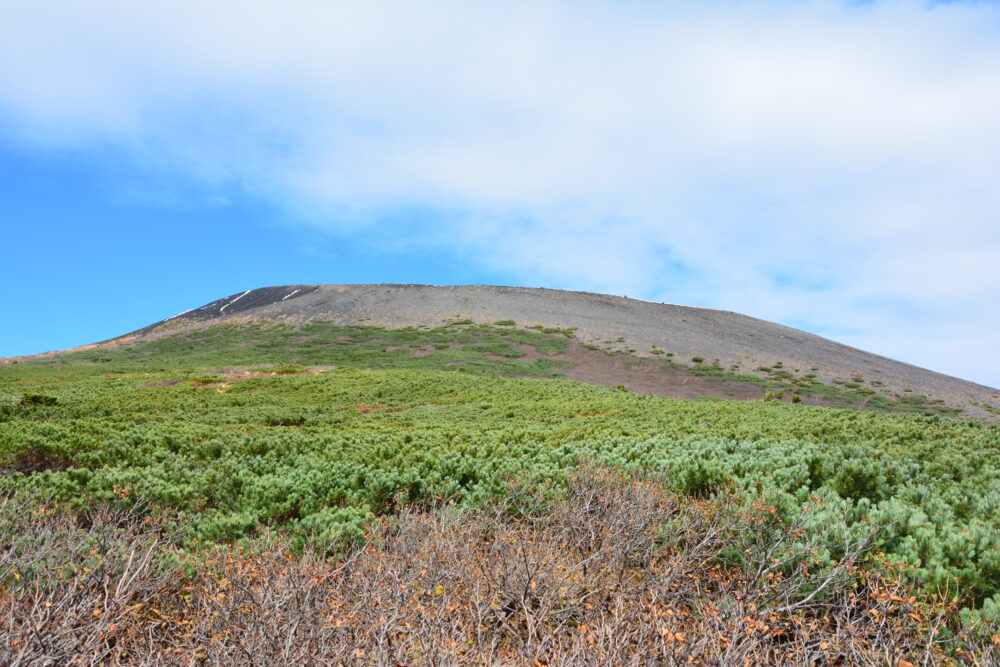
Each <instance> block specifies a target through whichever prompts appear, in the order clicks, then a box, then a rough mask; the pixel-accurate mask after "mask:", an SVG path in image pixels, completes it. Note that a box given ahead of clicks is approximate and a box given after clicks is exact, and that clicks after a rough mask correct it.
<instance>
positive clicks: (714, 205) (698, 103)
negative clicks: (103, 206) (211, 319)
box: [0, 0, 1000, 385]
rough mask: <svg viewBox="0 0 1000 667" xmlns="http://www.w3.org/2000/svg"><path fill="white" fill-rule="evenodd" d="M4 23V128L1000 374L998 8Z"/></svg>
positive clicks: (310, 6) (125, 15)
mask: <svg viewBox="0 0 1000 667" xmlns="http://www.w3.org/2000/svg"><path fill="white" fill-rule="evenodd" d="M53 16H59V17H60V20H58V21H55V20H53ZM0 25H3V26H5V29H4V39H3V40H0V119H2V128H0V129H2V130H3V131H4V132H5V133H6V135H7V136H8V138H15V139H16V140H18V141H22V142H26V143H31V144H37V145H41V146H55V147H72V148H75V149H79V150H95V149H98V148H99V149H100V150H114V151H119V152H120V154H121V156H122V157H123V158H127V159H129V160H132V161H134V163H135V164H136V165H137V166H139V167H141V168H143V169H146V170H153V171H157V170H158V171H163V172H165V173H175V174H182V175H184V177H186V178H192V179H195V180H196V181H198V182H200V183H202V184H208V185H209V187H217V188H218V189H219V191H220V193H223V194H226V195H227V196H228V194H229V193H231V191H233V190H241V191H244V192H249V193H252V194H253V195H254V196H258V197H265V198H267V199H270V200H271V201H273V202H277V203H279V204H280V205H281V206H282V207H284V208H285V210H286V211H288V214H289V217H290V219H294V220H295V221H297V223H298V224H308V225H312V226H315V227H318V228H321V229H324V230H327V231H328V232H330V233H332V234H349V235H353V236H358V235H367V238H368V239H369V240H373V241H372V242H373V243H381V242H383V241H385V242H388V240H389V239H392V242H393V243H396V244H397V245H399V244H401V245H403V246H406V245H413V246H414V247H419V246H420V245H421V244H423V245H444V246H457V247H459V248H461V249H462V251H463V252H465V253H466V254H467V256H469V257H470V258H471V261H477V262H481V263H482V264H483V265H484V266H488V267H490V269H491V270H493V271H496V270H502V271H507V272H508V273H509V275H511V276H513V277H514V278H515V279H517V280H519V281H520V282H522V283H524V284H531V283H534V284H547V285H552V286H559V287H570V288H581V289H595V290H606V291H611V292H614V293H628V294H630V295H633V296H639V297H645V298H652V299H655V300H665V301H672V302H682V303H692V304H698V305H705V306H712V307H718V308H725V309H732V310H737V311H741V312H746V313H749V314H753V315H756V316H760V317H765V318H769V319H776V320H780V321H784V322H789V323H793V324H796V325H799V326H804V327H807V328H810V329H812V330H815V331H818V332H820V333H822V332H824V331H826V332H831V333H833V334H836V336H837V337H838V338H839V339H841V340H844V341H845V342H849V343H852V344H856V345H859V346H862V347H866V348H868V349H872V350H874V351H878V352H882V353H885V354H889V355H896V356H899V357H901V358H903V359H905V360H908V361H912V362H914V363H919V364H922V365H926V366H929V367H931V368H935V369H939V370H943V371H946V372H951V373H955V374H959V375H963V376H966V377H970V378H972V379H978V380H980V381H983V382H987V383H990V384H993V385H998V384H1000V361H998V355H996V342H995V338H996V336H995V332H996V331H997V330H998V328H1000V307H998V306H1000V299H998V297H997V295H998V294H1000V268H998V267H1000V188H998V187H996V184H995V180H996V175H997V174H998V173H1000V9H998V7H997V6H996V5H993V4H989V3H948V4H938V5H926V4H924V3H917V2H874V3H867V4H862V5H858V4H855V3H840V2H764V3H756V4H755V5H754V6H753V7H748V6H747V5H745V4H742V3H731V2H706V3H697V4H692V3H653V2H630V3H620V2H610V1H609V2H587V3H579V2H552V3H537V2H526V1H525V2H509V3H480V4H471V3H459V2H451V1H448V2H428V3H419V5H418V4H415V3H407V4H398V3H388V2H380V1H367V2H358V3H325V2H319V1H315V0H308V1H306V0H303V1H300V2H287V3H270V2H246V3H240V4H239V5H231V4H228V3H227V4H226V6H225V7H224V6H223V3H195V2H184V1H174V2H157V1H153V2H147V3H132V2H125V1H123V0H121V1H110V0H105V1H104V2H87V3H83V2H71V1H69V0H63V1H62V2H59V1H56V2H51V3H45V4H44V5H39V4H38V3H22V4H21V5H16V4H14V3H8V4H6V5H4V6H3V8H0ZM408 211H415V212H417V213H418V214H415V215H407V212H408Z"/></svg>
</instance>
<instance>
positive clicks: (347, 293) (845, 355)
mask: <svg viewBox="0 0 1000 667" xmlns="http://www.w3.org/2000/svg"><path fill="white" fill-rule="evenodd" d="M456 319H468V320H472V321H473V322H476V323H489V324H492V323H495V322H497V321H504V320H514V321H515V322H516V324H517V326H518V327H531V326H541V327H546V328H549V327H553V328H555V327H558V328H561V329H566V328H573V329H575V338H576V339H577V340H578V341H579V342H580V343H581V344H584V345H587V344H590V345H596V346H598V347H601V348H603V349H611V350H622V351H625V350H630V351H632V354H634V355H635V356H638V357H652V356H653V355H654V354H662V353H666V352H670V353H673V355H672V357H671V358H672V359H673V360H674V361H676V362H680V363H687V364H690V363H692V361H691V360H692V359H696V358H702V359H704V360H705V361H704V363H707V364H717V365H719V366H721V367H722V368H724V369H727V370H732V371H734V372H737V373H747V372H753V371H754V370H755V369H756V368H757V367H759V366H773V365H774V364H776V363H777V362H781V365H782V366H783V367H784V368H786V369H788V370H790V371H791V370H795V371H798V372H799V373H808V372H812V373H815V374H816V376H817V378H818V379H819V380H820V381H822V382H828V383H829V382H834V381H837V382H844V381H849V380H850V379H851V378H852V377H862V378H865V380H866V381H868V382H873V381H874V382H875V383H876V385H877V386H879V387H880V391H883V392H887V393H893V392H895V393H899V394H900V395H905V394H903V392H915V393H919V394H925V395H927V396H930V397H933V398H936V399H943V400H944V401H945V402H946V403H947V404H949V405H954V406H958V407H962V408H963V409H964V410H965V414H967V415H970V416H990V415H989V413H987V411H986V410H983V409H982V405H984V404H986V405H989V406H998V405H1000V390H997V389H994V388H991V387H986V386H983V385H979V384H976V383H973V382H968V381H965V380H961V379H958V378H954V377H950V376H948V375H944V374H941V373H936V372H934V371H930V370H927V369H924V368H919V367H917V366H913V365H910V364H906V363H902V362H899V361H894V360H892V359H888V358H886V357H882V356H879V355H876V354H871V353H869V352H864V351H863V350H858V349H856V348H852V347H849V346H847V345H842V344H840V343H837V342H834V341H832V340H829V339H826V338H822V337H820V336H815V335H813V334H809V333H806V332H804V331H799V330H796V329H792V328H790V327H785V326H782V325H779V324H774V323H772V322H766V321H763V320H758V319H755V318H753V317H747V316H746V315H740V314H738V313H733V312H726V311H720V310H709V309H705V308H692V307H688V306H678V305H672V304H662V303H651V302H647V301H638V300H635V299H629V298H625V297H618V296H610V295H606V294H593V293H588V292H571V291H564V290H553V289H542V288H524V287H499V286H486V285H461V286H430V285H395V284H385V285H287V286H281V287H265V288H261V289H256V290H249V291H247V292H243V293H240V294H233V295H231V296H228V297H226V298H223V299H219V300H217V301H213V302H212V303H209V304H206V305H205V306H202V307H201V308H196V309H193V310H190V311H187V312H185V313H181V314H179V315H175V316H174V317H171V318H168V319H166V320H163V321H161V322H157V323H155V324H153V325H151V326H149V327H146V328H144V329H141V330H139V331H137V332H135V334H134V335H135V336H136V337H137V338H138V339H143V338H150V337H157V336H159V335H163V334H165V333H173V332H176V331H178V330H179V329H184V328H201V327H204V326H214V325H217V324H223V323H239V322H249V321H259V320H272V321H283V322H286V323H289V324H298V323H304V322H308V321H313V320H329V321H331V322H332V323H335V324H340V325H369V326H378V327H385V328H400V327H407V326H431V327H432V326H438V325H440V324H441V323H442V322H444V321H449V320H456ZM654 350H660V351H662V352H661V353H654ZM661 358H662V357H661ZM570 376H571V377H572V376H573V375H572V374H570Z"/></svg>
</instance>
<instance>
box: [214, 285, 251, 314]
mask: <svg viewBox="0 0 1000 667" xmlns="http://www.w3.org/2000/svg"><path fill="white" fill-rule="evenodd" d="M252 291H253V290H247V291H246V292H243V294H240V295H239V296H238V297H236V298H235V299H233V300H232V301H230V302H229V303H227V304H226V305H224V306H223V307H222V308H219V312H220V313H221V312H222V311H224V310H225V309H226V308H229V306H231V305H233V304H234V303H236V302H237V301H239V300H240V299H242V298H243V297H245V296H246V295H247V294H249V293H250V292H252Z"/></svg>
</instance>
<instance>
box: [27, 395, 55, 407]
mask: <svg viewBox="0 0 1000 667" xmlns="http://www.w3.org/2000/svg"><path fill="white" fill-rule="evenodd" d="M58 402H59V399H57V398H56V397H55V396H47V395H45V394H25V395H24V396H22V397H21V405H55V404H56V403H58Z"/></svg>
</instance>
